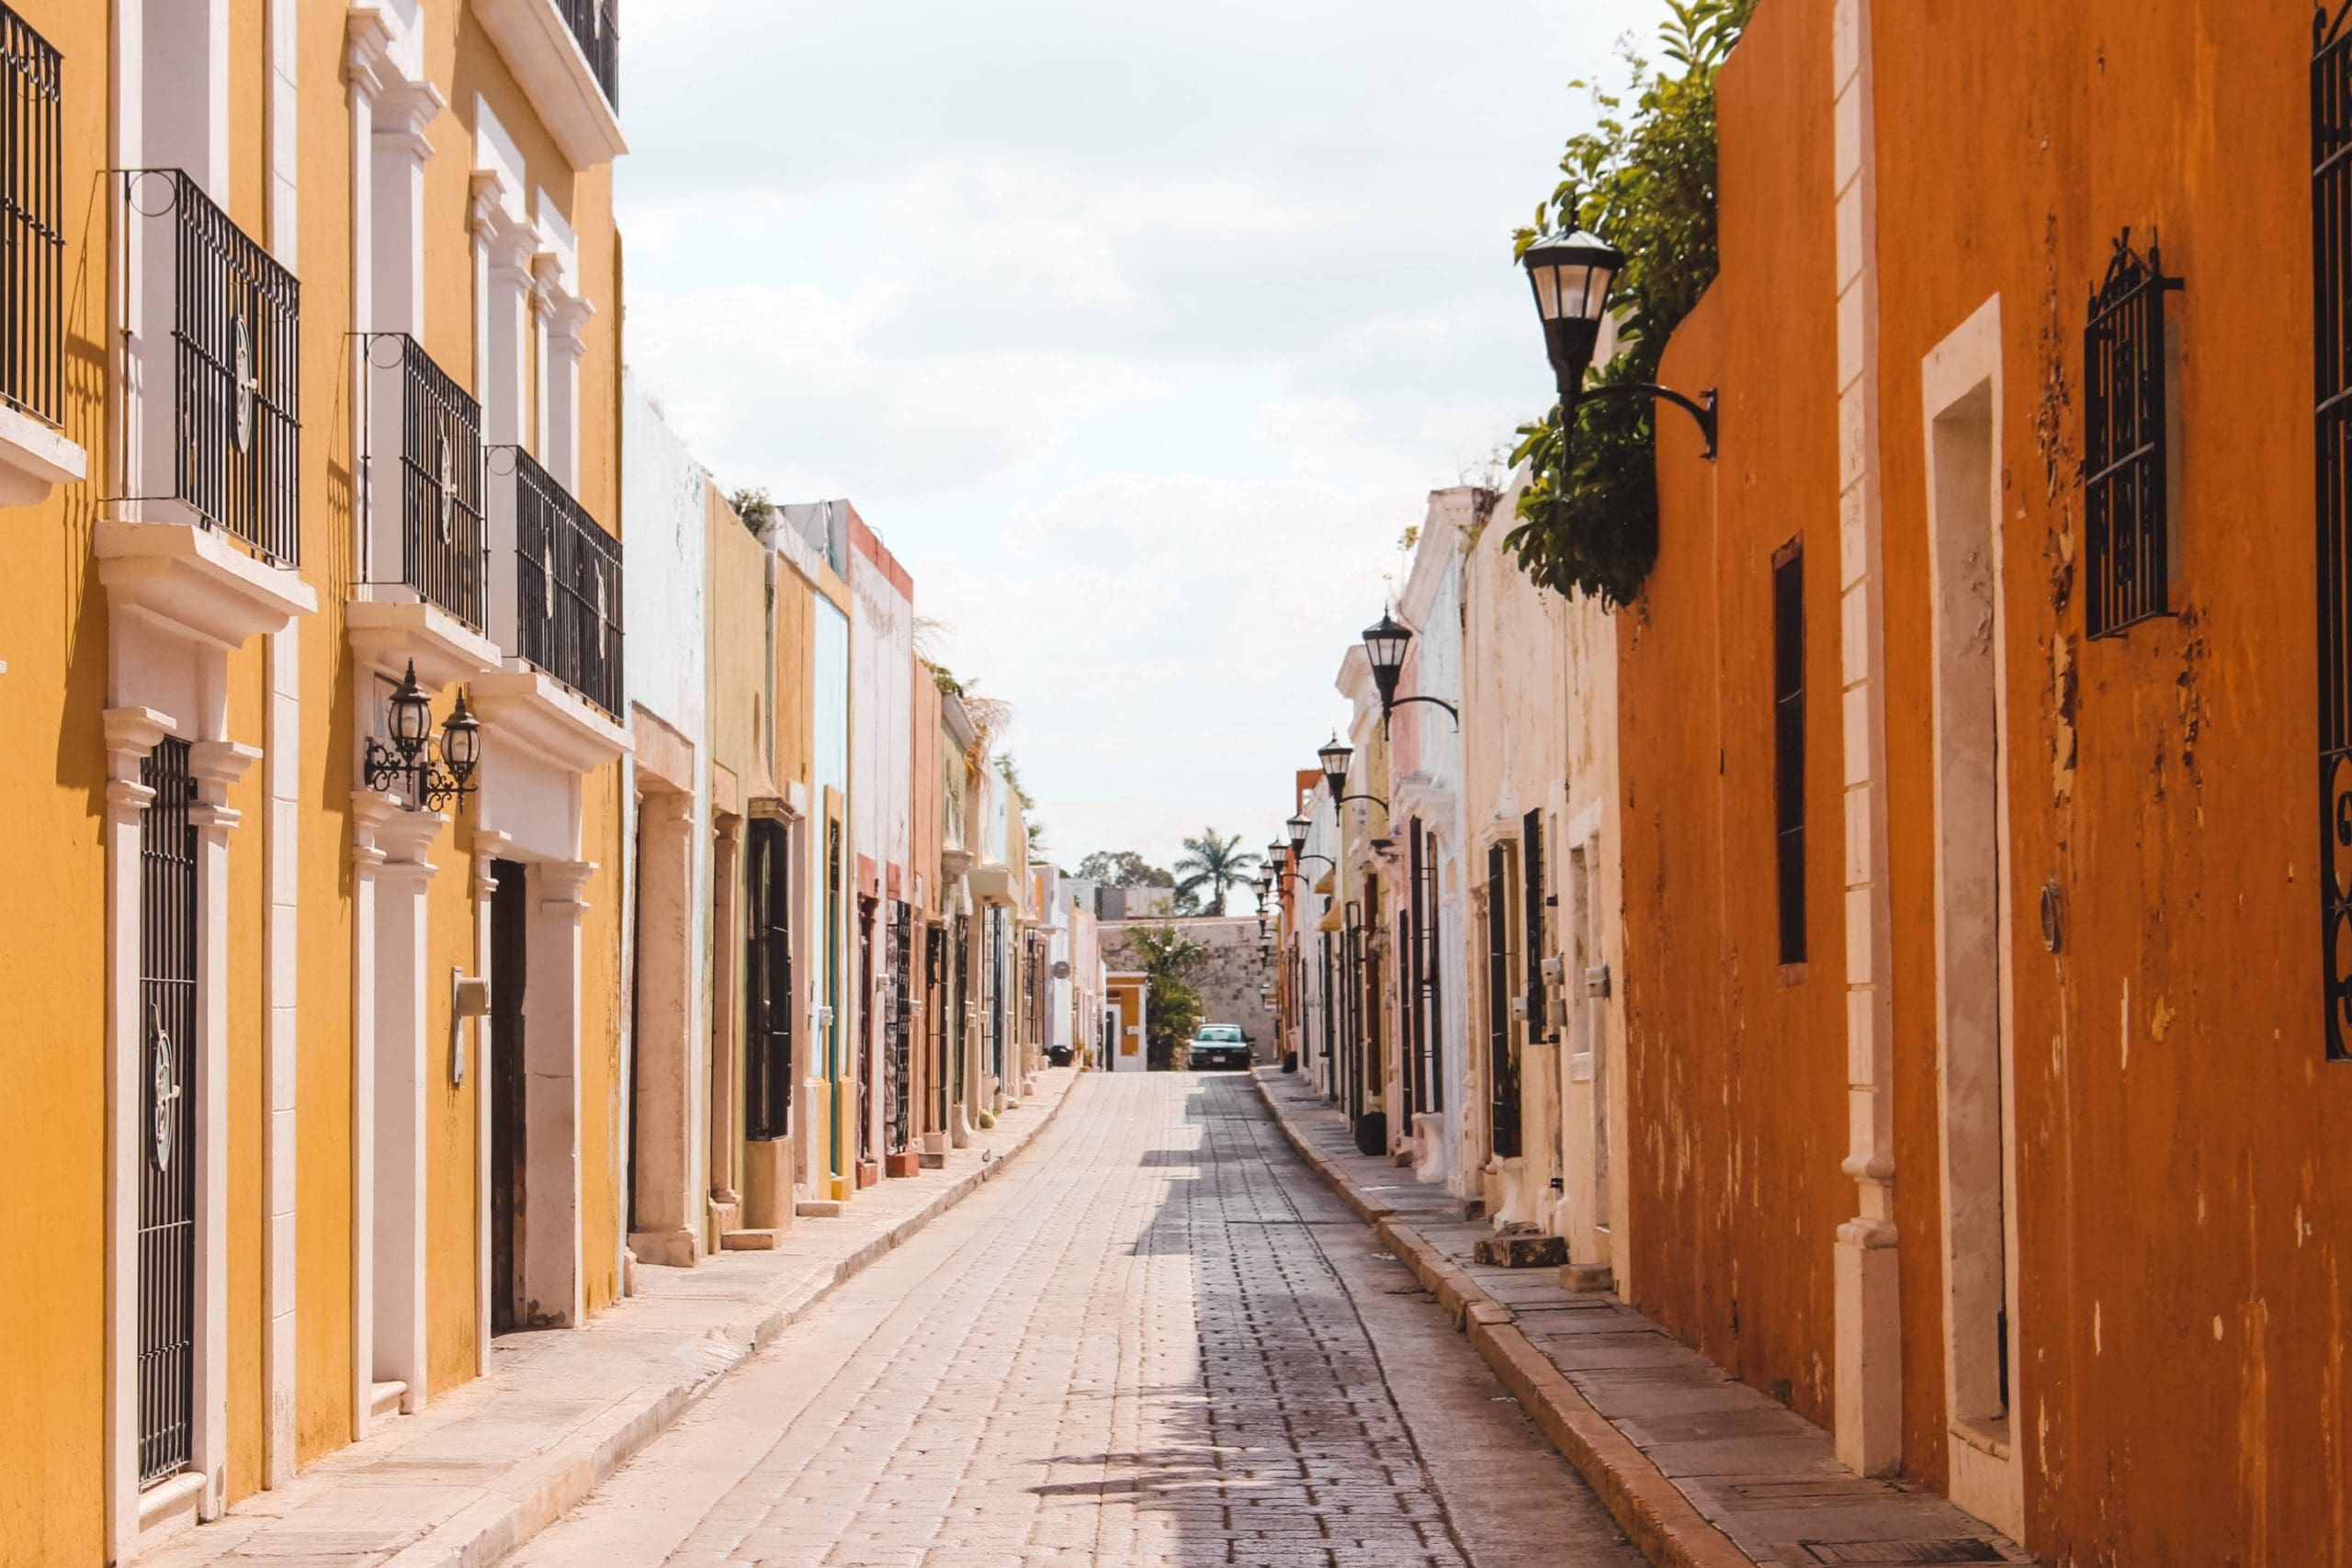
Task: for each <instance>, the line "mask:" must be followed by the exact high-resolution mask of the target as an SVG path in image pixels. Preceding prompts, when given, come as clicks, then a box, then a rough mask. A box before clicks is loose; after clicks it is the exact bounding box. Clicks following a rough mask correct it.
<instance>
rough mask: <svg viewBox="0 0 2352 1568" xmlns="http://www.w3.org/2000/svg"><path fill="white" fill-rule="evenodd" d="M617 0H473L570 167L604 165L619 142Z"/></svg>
mask: <svg viewBox="0 0 2352 1568" xmlns="http://www.w3.org/2000/svg"><path fill="white" fill-rule="evenodd" d="M618 14H619V6H618V5H617V3H616V0H474V15H475V16H476V17H479V18H480V19H481V25H482V30H483V31H484V32H487V33H488V34H489V35H490V39H491V41H492V43H494V44H496V45H497V46H498V52H499V53H500V54H501V55H503V57H504V58H505V61H506V65H507V69H509V70H511V71H512V72H514V73H515V81H516V83H518V84H519V85H521V86H522V89H523V91H524V93H525V95H526V96H528V97H529V98H530V100H531V107H532V108H533V109H534V110H536V111H537V114H538V117H539V120H540V123H542V124H543V125H545V126H546V127H547V129H548V134H549V135H550V136H552V137H554V138H555V142H556V145H557V146H558V147H559V148H560V149H562V152H563V155H564V157H565V159H566V160H568V161H569V162H570V163H571V166H572V167H574V168H576V169H593V168H594V167H596V166H597V165H598V164H609V163H611V162H612V161H613V160H614V159H615V158H617V157H619V156H620V155H621V154H622V153H624V152H628V142H626V141H622V140H621V122H620V28H619V26H618V20H617V18H618Z"/></svg>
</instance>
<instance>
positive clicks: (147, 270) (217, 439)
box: [113, 169, 301, 567]
mask: <svg viewBox="0 0 2352 1568" xmlns="http://www.w3.org/2000/svg"><path fill="white" fill-rule="evenodd" d="M120 178H121V180H122V203H123V247H124V262H125V272H126V276H129V277H130V279H131V280H132V286H131V289H130V299H129V300H127V302H126V307H125V309H126V313H127V317H128V319H127V320H126V321H125V322H124V323H123V332H122V352H123V354H124V355H125V363H124V366H123V369H124V374H125V377H126V378H127V380H128V381H129V384H130V391H131V394H132V395H131V397H130V399H129V400H128V402H129V406H128V408H127V409H126V414H125V421H126V430H125V434H126V437H127V439H126V442H125V445H126V446H127V447H128V449H129V451H130V462H129V464H128V465H127V468H128V473H127V476H126V477H127V481H128V482H127V484H126V486H125V489H126V492H127V493H125V494H122V495H119V496H116V497H114V498H113V499H114V500H115V501H116V502H118V503H119V505H120V506H121V507H122V508H123V509H124V511H125V512H126V513H128V514H130V515H132V516H135V517H137V518H139V519H140V520H141V521H145V522H164V523H189V524H195V525H201V526H203V527H205V528H209V529H213V530H217V531H219V532H220V533H224V534H227V535H229V536H232V537H234V538H236V539H238V540H240V541H242V542H243V544H244V545H245V546H247V547H249V548H251V549H252V550H253V551H254V552H255V553H257V554H258V555H260V556H261V557H262V558H263V559H264V560H266V561H267V562H268V563H270V564H271V565H274V566H280V567H291V566H295V565H298V564H300V559H301V474H300V466H299V458H300V435H301V426H300V423H299V421H298V419H297V417H296V412H295V411H296V410H297V409H298V408H299V407H300V398H301V388H300V368H301V299H300V287H299V286H298V285H297V284H296V282H295V280H294V276H293V274H291V273H289V272H288V271H287V270H286V269H285V268H284V267H282V266H280V265H277V262H276V261H275V260H274V259H273V258H272V257H271V256H270V254H269V253H268V252H267V251H266V250H264V249H263V248H262V247H261V246H260V245H259V244H257V243H254V240H253V239H252V238H251V237H250V236H248V235H247V234H246V233H245V231H243V230H242V229H240V228H238V227H237V226H236V225H235V224H234V223H232V222H231V221H230V220H229V219H228V216H227V214H225V213H223V212H222V211H221V210H220V208H218V207H217V206H215V205H213V202H212V198H211V197H209V196H207V195H206V194H205V193H204V191H203V189H202V188H201V187H200V186H198V185H197V183H196V182H195V180H193V179H191V178H190V177H189V176H188V175H187V174H186V173H184V172H183V171H181V170H178V169H134V170H130V171H127V172H125V173H124V174H123V175H121V176H120ZM167 412H168V416H169V417H165V415H166V413H167Z"/></svg>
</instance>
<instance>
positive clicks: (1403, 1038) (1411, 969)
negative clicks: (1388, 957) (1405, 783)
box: [1397, 817, 1428, 1131]
mask: <svg viewBox="0 0 2352 1568" xmlns="http://www.w3.org/2000/svg"><path fill="white" fill-rule="evenodd" d="M1406 867H1407V869H1406V879H1405V903H1404V907H1403V908H1400V909H1398V910H1397V978H1398V979H1399V980H1400V981H1401V982H1402V984H1403V986H1404V994H1403V996H1402V997H1400V998H1398V1006H1397V1068H1398V1073H1399V1077H1400V1078H1401V1079H1402V1082H1403V1087H1404V1112H1405V1121H1404V1125H1405V1128H1406V1129H1407V1130H1408V1131H1409V1130H1410V1129H1411V1127H1412V1125H1413V1118H1414V1117H1415V1116H1416V1115H1418V1114H1419V1112H1421V1111H1425V1110H1427V1109H1428V1107H1427V1106H1426V1105H1425V1104H1423V1103H1422V1095H1423V1089H1422V1084H1421V1008H1420V995H1421V971H1420V963H1421V938H1420V933H1419V931H1417V930H1416V929H1415V921H1417V920H1418V919H1419V918H1420V913H1421V899H1420V869H1421V819H1420V818H1418V817H1416V818H1412V819H1411V820H1410V821H1409V822H1408V824H1407V826H1406Z"/></svg>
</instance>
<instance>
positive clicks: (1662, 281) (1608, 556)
mask: <svg viewBox="0 0 2352 1568" xmlns="http://www.w3.org/2000/svg"><path fill="white" fill-rule="evenodd" d="M1754 6H1755V0H1667V7H1668V18H1667V21H1666V23H1665V24H1664V26H1663V27H1662V28H1661V29H1660V52H1661V53H1663V54H1664V55H1665V57H1666V59H1667V60H1668V62H1671V64H1672V66H1673V67H1674V69H1673V70H1672V71H1670V72H1669V71H1663V70H1653V68H1652V67H1650V66H1649V65H1648V64H1647V63H1646V62H1644V61H1643V60H1642V59H1641V58H1640V57H1639V56H1637V55H1634V54H1632V53H1630V52H1629V53H1628V54H1627V55H1626V56H1625V59H1626V62H1627V64H1628V65H1629V66H1630V67H1631V70H1632V74H1633V78H1634V96H1633V97H1632V101H1631V103H1630V105H1629V104H1628V102H1627V100H1626V98H1625V97H1624V96H1623V95H1619V94H1612V93H1608V92H1603V91H1598V90H1596V91H1594V93H1593V103H1594V105H1595V107H1597V108H1598V109H1599V110H1600V115H1599V118H1598V120H1597V122H1596V123H1595V125H1594V127H1593V129H1592V130H1589V131H1585V132H1582V133H1580V134H1578V135H1577V136H1575V137H1572V138H1570V139H1569V141H1568V144H1567V150H1566V152H1564V153H1563V154H1562V156H1561V158H1560V175H1561V178H1560V181H1559V183H1558V184H1557V185H1556V186H1554V187H1553V190H1552V194H1551V195H1550V196H1549V197H1546V198H1545V199H1544V200H1543V201H1541V202H1539V203H1537V204H1536V208H1535V221H1534V223H1533V224H1532V225H1531V226H1530V227H1528V228H1524V229H1521V230H1519V231H1517V232H1516V233H1514V234H1513V236H1512V249H1511V254H1512V256H1513V258H1514V259H1516V258H1517V257H1519V256H1521V255H1522V254H1525V252H1526V250H1527V247H1528V246H1530V245H1532V244H1533V243H1535V242H1536V241H1537V240H1539V239H1541V238H1543V237H1544V235H1546V234H1551V233H1555V232H1559V231H1566V230H1574V229H1584V230H1588V231H1591V232H1592V233H1595V234H1598V235H1600V237H1601V238H1602V239H1604V240H1606V241H1608V242H1609V243H1611V244H1612V245H1614V246H1615V247H1617V249H1618V250H1620V251H1623V253H1624V254H1625V258H1626V259H1625V266H1624V269H1623V271H1622V272H1620V273H1619V274H1618V275H1617V284H1616V288H1615V291H1614V293H1613V295H1612V300H1613V303H1614V306H1615V311H1614V313H1615V315H1616V318H1617V333H1618V343H1619V352H1618V354H1617V356H1616V357H1615V358H1614V359H1612V360H1611V362H1610V363H1608V364H1607V365H1603V366H1600V367H1596V369H1595V371H1594V374H1593V380H1594V382H1595V383H1597V384H1598V383H1610V382H1628V381H1656V380H1657V370H1658V362H1659V360H1660V359H1661V358H1662V357H1663V356H1664V355H1665V352H1666V344H1667V339H1668V337H1669V336H1670V335H1671V334H1672V333H1673V331H1674V329H1675V327H1676V326H1678V325H1679V324H1680V322H1681V321H1682V319H1683V318H1684V317H1685V316H1687V315H1689V314H1690V313H1691V309H1692V308H1693V307H1694V306H1696V305H1697V304H1698V303H1699V300H1700V298H1701V297H1702V295H1704V294H1705V293H1706V290H1707V286H1708V285H1709V284H1710V283H1712V282H1713V281H1714V276H1715V272H1716V268H1717V265H1718V263H1717V254H1716V249H1715V73H1716V71H1717V70H1718V69H1719V68H1720V67H1721V66H1722V64H1723V62H1724V59H1725V58H1726V57H1727V56H1729V54H1730V53H1731V51H1732V46H1733V45H1734V44H1736V42H1738V40H1739V34H1740V29H1741V28H1743V27H1745V26H1746V25H1747V17H1748V14H1749V12H1750V11H1751V10H1752V9H1753V8H1754ZM1577 85H1584V84H1581V83H1579V84H1577ZM1558 414H1559V410H1558V407H1557V405H1556V404H1555V406H1554V408H1553V409H1552V410H1551V411H1550V412H1548V413H1547V414H1546V415H1545V416H1544V419H1543V420H1541V421H1537V422H1533V423H1527V424H1522V425H1521V426H1520V427H1519V437H1520V439H1519V444H1518V446H1517V447H1516V448H1515V449H1514V450H1513V451H1512V453H1511V461H1512V462H1513V463H1514V464H1516V463H1521V462H1525V463H1527V464H1528V465H1529V468H1530V473H1531V478H1530V479H1529V482H1528V485H1527V488H1526V489H1525V490H1524V491H1521V494H1520V499H1519V521H1518V524H1517V525H1516V526H1514V527H1513V528H1512V529H1511V531H1510V533H1509V534H1507V535H1505V536H1504V539H1503V542H1504V544H1505V546H1506V547H1509V548H1510V550H1511V551H1512V552H1513V553H1514V554H1515V555H1516V556H1517V557H1518V559H1519V564H1520V569H1521V570H1523V571H1525V572H1526V573H1527V575H1528V577H1529V578H1530V579H1531V580H1532V581H1534V582H1535V583H1537V584H1538V585H1539V586H1541V587H1544V588H1549V589H1552V590H1554V591H1555V592H1560V593H1589V594H1592V595H1594V596H1595V597H1597V598H1599V599H1600V601H1601V603H1602V604H1605V605H1608V606H1611V607H1612V608H1613V607H1615V606H1617V605H1620V604H1630V603H1632V601H1633V600H1634V598H1635V597H1636V596H1637V595H1639V593H1640V592H1641V590H1642V582H1643V581H1644V580H1645V578H1646V577H1648V575H1649V570H1650V568H1651V566H1652V565H1653V564H1655V563H1656V561H1657V427H1656V416H1655V405H1654V404H1652V403H1651V402H1650V400H1647V399H1637V398H1607V399H1600V400H1584V401H1582V402H1580V403H1579V404H1578V405H1577V412H1576V415H1575V421H1574V423H1575V432H1576V434H1575V441H1574V445H1573V448H1572V449H1571V450H1569V451H1567V452H1566V453H1564V452H1563V450H1562V448H1561V444H1560V431H1559V422H1558Z"/></svg>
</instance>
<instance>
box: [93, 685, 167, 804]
mask: <svg viewBox="0 0 2352 1568" xmlns="http://www.w3.org/2000/svg"><path fill="white" fill-rule="evenodd" d="M104 723H105V726H106V737H107V776H108V777H109V778H111V779H113V780H114V781H115V782H117V783H119V784H130V785H131V786H133V787H134V788H137V789H141V790H142V791H144V792H145V793H146V795H147V798H149V799H151V800H152V799H153V798H154V792H153V790H148V789H147V788H146V786H145V785H144V784H141V783H140V780H139V766H140V764H141V762H143V761H146V759H147V753H149V752H150V751H153V750H154V749H155V748H156V747H157V746H158V745H160V744H162V742H163V740H164V738H165V737H166V736H171V735H177V734H178V733H179V732H180V727H179V726H178V725H177V724H175V723H174V722H173V720H172V718H171V716H170V715H168V714H163V713H158V712H157V711H156V710H154V709H153V708H142V707H125V708H108V709H107V710H106V713H105V715H104Z"/></svg>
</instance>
